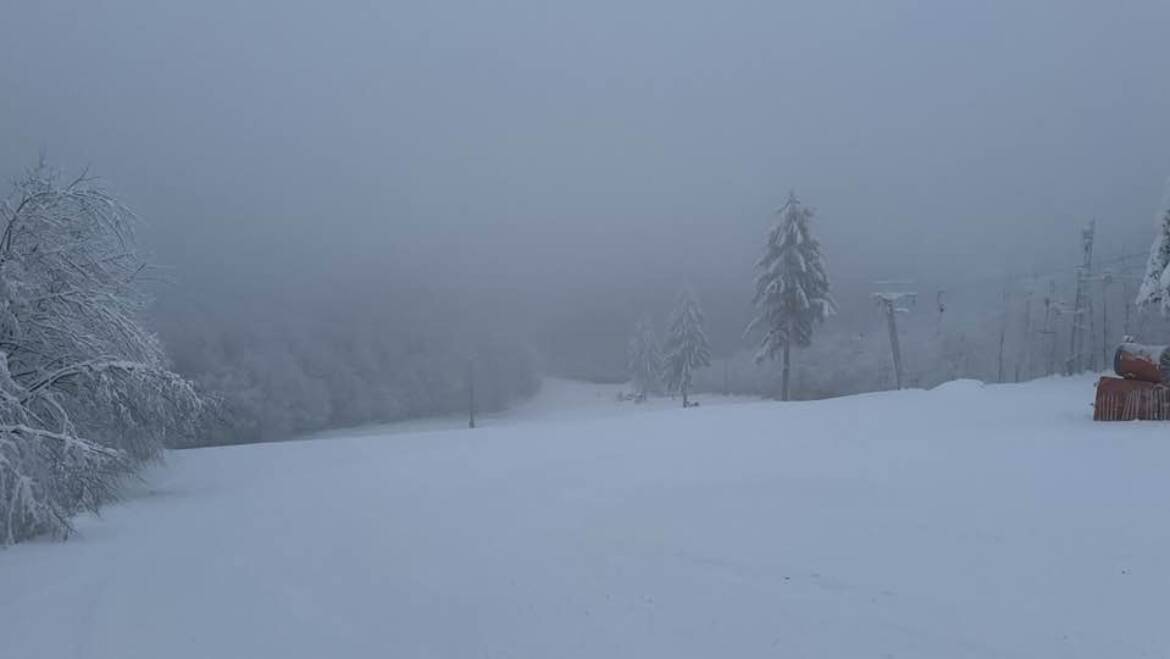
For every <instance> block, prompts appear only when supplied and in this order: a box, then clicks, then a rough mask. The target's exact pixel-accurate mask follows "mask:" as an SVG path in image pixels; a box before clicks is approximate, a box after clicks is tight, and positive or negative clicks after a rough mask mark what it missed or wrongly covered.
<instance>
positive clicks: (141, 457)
mask: <svg viewBox="0 0 1170 659" xmlns="http://www.w3.org/2000/svg"><path fill="white" fill-rule="evenodd" d="M134 224H135V218H134V216H133V214H132V213H130V211H129V210H127V209H126V207H125V206H123V205H122V204H121V203H119V202H118V201H117V200H116V199H114V198H113V197H111V196H110V195H108V194H107V193H105V192H104V191H102V190H101V189H100V188H99V187H98V186H97V185H96V184H95V183H94V181H93V180H92V179H89V178H86V177H84V176H83V177H81V178H78V179H76V180H73V181H72V182H64V181H62V179H61V178H60V175H59V174H57V173H56V172H53V171H51V170H49V169H48V168H47V167H46V166H45V165H44V164H41V165H38V166H37V167H35V168H34V169H33V170H31V171H30V172H29V174H28V176H27V177H26V178H25V179H24V180H23V181H21V182H20V183H18V184H17V185H16V188H15V190H14V193H13V195H12V197H11V198H10V199H8V200H6V201H5V202H3V203H2V204H0V230H2V233H0V544H9V543H12V542H16V541H19V540H22V539H25V538H28V537H30V536H33V535H37V534H41V533H56V534H60V535H64V534H65V533H66V532H67V531H68V530H69V518H70V516H71V515H72V514H74V513H76V512H78V511H81V510H93V509H95V508H96V507H97V506H98V505H99V504H100V503H102V502H103V501H105V500H108V499H109V498H110V497H112V496H113V495H114V494H115V492H116V488H117V485H118V483H119V481H120V479H121V477H122V476H123V475H125V474H127V473H129V472H130V471H131V470H133V468H134V467H135V466H136V465H138V464H140V463H142V462H143V461H146V460H150V459H152V458H156V457H158V456H159V454H160V451H161V449H162V447H163V446H164V445H165V444H167V443H175V442H179V441H182V439H183V438H185V437H188V436H190V434H191V433H193V431H194V430H195V424H196V423H197V420H198V416H199V414H200V412H201V410H202V408H203V401H202V400H201V398H200V397H199V395H198V394H197V393H196V392H195V390H194V389H193V388H192V387H191V385H190V384H189V383H188V382H187V381H186V380H184V379H182V378H180V377H179V376H177V375H175V374H174V373H172V372H171V371H170V370H169V368H168V365H167V360H166V358H165V355H164V353H163V350H162V348H161V346H160V344H159V342H158V341H157V339H156V338H155V336H154V335H153V334H152V333H150V332H149V331H147V330H146V329H145V328H144V326H143V325H142V324H141V321H140V315H141V311H142V308H143V304H144V302H145V299H144V295H143V293H142V290H141V286H140V278H141V276H142V273H143V272H145V270H146V266H145V264H144V262H143V261H142V259H141V257H140V256H139V254H138V252H137V249H136V247H135V243H134Z"/></svg>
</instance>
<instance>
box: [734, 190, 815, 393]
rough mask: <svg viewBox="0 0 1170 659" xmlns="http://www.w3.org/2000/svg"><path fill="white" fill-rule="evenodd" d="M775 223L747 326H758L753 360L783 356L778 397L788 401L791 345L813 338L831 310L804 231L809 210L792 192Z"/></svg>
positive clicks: (805, 343) (810, 215)
mask: <svg viewBox="0 0 1170 659" xmlns="http://www.w3.org/2000/svg"><path fill="white" fill-rule="evenodd" d="M778 215H779V218H780V220H779V222H777V223H776V225H775V226H773V227H772V229H771V230H770V231H769V232H768V245H767V247H766V249H765V251H764V256H763V257H762V258H761V259H760V260H759V261H757V262H756V270H757V271H758V273H759V274H758V275H757V276H756V295H755V297H754V298H753V300H752V303H753V304H754V305H755V307H756V310H757V313H758V315H757V316H756V318H755V320H753V321H752V322H751V324H750V325H749V326H748V331H749V332H752V331H757V330H758V331H760V332H762V333H763V338H762V339H761V340H760V350H759V352H758V353H757V355H756V361H763V360H765V359H775V358H776V357H777V356H780V357H782V359H783V364H784V371H783V383H782V387H781V392H780V395H781V399H782V400H788V399H789V395H790V390H789V382H790V374H791V370H792V346H793V344H795V345H797V346H800V347H805V346H808V345H809V344H810V343H812V335H813V328H814V327H815V325H816V323H818V322H822V321H824V320H825V318H826V317H828V316H829V315H830V314H832V313H833V312H834V311H835V310H836V304H835V303H834V302H833V298H832V296H830V295H829V276H828V274H827V273H826V271H825V262H824V257H823V256H822V255H821V246H820V243H818V242H817V241H816V240H815V239H813V237H812V236H811V234H810V233H809V222H810V220H812V218H813V211H812V209H809V208H805V207H804V206H801V205H800V201H799V200H798V199H797V198H796V194H795V193H793V192H790V193H788V201H787V202H786V203H785V204H784V206H783V207H781V208H780V210H779V212H778Z"/></svg>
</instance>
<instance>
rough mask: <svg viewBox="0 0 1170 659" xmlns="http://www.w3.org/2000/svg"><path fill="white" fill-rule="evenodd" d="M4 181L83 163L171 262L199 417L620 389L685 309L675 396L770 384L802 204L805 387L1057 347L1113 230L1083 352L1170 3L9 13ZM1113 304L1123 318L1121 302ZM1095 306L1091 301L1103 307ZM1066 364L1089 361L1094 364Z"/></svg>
mask: <svg viewBox="0 0 1170 659" xmlns="http://www.w3.org/2000/svg"><path fill="white" fill-rule="evenodd" d="M3 16H4V20H3V21H0V84H3V88H4V96H5V102H4V103H2V104H0V128H2V132H3V135H4V138H5V140H4V143H5V148H4V150H3V151H2V152H0V173H2V174H3V175H4V177H5V178H6V179H8V180H16V179H19V178H20V177H21V176H22V173H23V172H24V171H25V170H26V169H28V168H29V167H30V166H32V165H33V164H35V163H36V162H37V160H38V158H39V157H40V156H41V155H42V154H43V155H44V156H45V157H46V158H47V160H48V162H49V163H50V164H52V165H54V166H56V167H59V168H61V169H62V170H63V171H64V172H65V173H66V174H67V175H68V174H77V173H80V172H82V171H84V170H85V168H87V167H88V168H89V169H88V171H89V172H90V174H92V175H96V176H98V177H100V181H101V184H102V185H103V186H104V189H106V190H108V191H110V193H111V194H113V195H114V196H115V197H116V198H117V199H119V200H120V201H122V202H123V203H125V204H127V205H128V206H129V207H131V208H132V209H133V210H134V211H135V212H136V213H137V214H138V215H139V216H140V217H141V218H143V220H144V221H145V222H144V226H143V228H142V230H141V233H140V236H141V242H142V244H143V245H144V247H145V248H146V250H147V252H148V253H149V260H150V261H151V262H152V263H156V264H158V265H159V266H161V267H160V268H159V269H158V270H157V271H155V272H154V276H153V277H152V278H151V280H150V282H149V291H148V292H149V293H150V294H151V295H152V297H153V299H154V302H153V304H152V305H151V306H150V307H149V308H148V309H147V311H146V318H147V323H148V325H149V326H150V327H151V328H153V329H154V330H155V331H157V332H158V333H159V335H160V337H161V339H162V345H163V347H164V348H165V351H166V353H167V355H169V358H170V359H171V361H172V362H173V365H174V368H175V369H176V370H177V371H178V373H180V374H181V375H183V376H186V377H188V378H190V379H191V380H193V381H194V382H195V384H196V385H197V386H198V387H199V388H200V389H201V390H202V391H204V392H206V393H207V395H208V396H210V397H211V398H214V399H217V400H221V401H222V403H223V404H222V405H220V406H219V407H218V409H217V411H216V413H215V414H214V415H213V416H214V418H213V419H211V420H209V421H207V424H208V426H207V428H208V430H206V431H205V432H204V433H203V440H202V441H205V442H214V443H221V442H229V443H230V442H244V441H253V440H257V439H279V438H285V437H290V436H295V435H298V434H301V433H305V432H309V431H313V430H318V429H322V428H327V427H336V426H346V425H357V424H362V423H369V422H377V421H387V420H394V419H400V418H406V417H412V416H425V415H437V414H446V413H451V412H454V411H458V410H461V409H463V407H465V406H466V398H467V393H466V389H467V382H468V379H469V373H470V372H471V371H474V373H475V376H476V378H477V379H478V380H479V381H480V386H479V387H478V392H479V403H480V404H481V405H482V406H483V409H485V410H491V409H499V408H501V407H503V406H506V405H508V404H510V403H513V402H516V401H519V400H521V399H523V398H524V397H525V396H526V395H528V394H530V393H532V392H533V391H534V390H535V389H536V387H538V386H539V385H538V382H539V376H540V375H541V374H545V375H555V376H563V377H573V378H583V379H591V380H597V381H610V382H619V381H625V380H626V379H628V378H629V377H630V373H629V371H628V369H627V366H628V364H627V357H628V355H627V347H628V342H629V340H630V337H631V335H632V334H633V332H634V327H635V324H636V323H637V322H638V321H639V319H642V318H644V317H648V319H649V320H648V322H649V323H650V325H651V326H652V327H653V328H655V331H657V332H659V333H660V334H662V333H665V332H666V330H667V323H668V316H669V314H670V312H671V310H672V308H673V305H674V302H675V299H676V295H677V294H678V292H679V291H680V290H681V289H684V288H685V289H689V290H692V291H694V294H695V296H696V298H697V300H698V301H699V302H700V303H701V305H702V308H703V312H704V319H705V324H706V333H707V336H708V337H709V340H710V352H711V366H710V367H703V368H699V369H698V370H697V372H696V373H695V379H694V386H695V387H698V388H701V389H704V390H708V391H732V392H738V393H751V394H759V395H767V396H772V395H776V394H777V392H778V389H777V388H778V386H779V378H780V374H779V370H778V368H777V365H776V364H775V363H774V362H771V361H768V362H764V363H762V364H756V363H755V362H754V360H753V356H754V355H755V353H756V350H757V347H758V345H757V344H758V342H759V337H758V336H750V335H749V336H745V332H744V330H745V328H746V326H747V325H748V322H749V321H750V320H751V318H752V317H753V314H754V312H753V308H752V296H753V292H754V277H755V272H754V265H755V263H756V261H757V260H758V259H759V258H760V257H761V256H762V255H763V253H764V248H765V239H766V237H767V234H768V230H769V228H770V227H771V226H773V225H774V224H775V222H776V221H777V211H778V209H779V208H780V207H781V206H782V205H783V204H784V202H785V199H786V198H787V196H788V194H789V192H790V191H796V193H797V194H798V195H799V198H800V200H801V201H802V202H803V203H804V204H805V205H806V206H807V207H809V208H811V209H814V210H815V215H814V216H813V218H812V220H811V231H812V233H813V235H815V237H816V239H817V240H819V241H820V244H821V246H822V248H823V252H824V256H825V259H826V261H825V262H826V267H827V272H828V274H829V277H830V280H831V284H832V295H833V298H834V299H835V300H836V313H835V314H834V315H833V316H831V317H830V318H829V319H828V320H827V321H826V322H825V323H824V324H823V326H820V327H819V328H818V329H817V330H816V332H815V334H814V336H813V339H812V343H811V345H810V346H808V347H806V348H805V347H800V348H797V349H796V350H795V354H794V355H793V384H792V389H793V391H792V396H793V397H797V398H819V397H828V396H835V395H841V394H846V393H854V392H859V391H869V390H875V389H885V388H890V387H893V386H894V385H895V376H894V374H893V369H892V365H891V357H890V343H889V337H888V332H887V329H888V328H887V317H886V316H885V315H884V313H883V311H882V309H881V308H880V306H879V305H878V304H877V303H875V299H874V298H873V294H874V293H877V292H883V291H884V292H888V293H901V292H914V293H917V296H915V297H913V298H910V297H906V298H904V299H903V300H901V301H900V302H899V303H898V306H899V307H900V308H903V309H904V311H900V312H898V314H897V316H898V317H897V321H898V323H899V325H900V332H901V334H902V336H901V343H902V346H901V347H902V350H903V352H904V360H905V367H904V368H905V370H906V374H905V382H904V384H905V385H906V386H930V385H933V384H937V383H939V382H942V381H945V380H948V379H952V378H956V377H974V378H980V379H985V380H1016V379H1026V378H1030V377H1035V376H1039V375H1045V374H1048V373H1050V372H1063V371H1065V370H1067V368H1068V365H1069V364H1068V360H1069V358H1070V354H1069V353H1070V347H1069V338H1068V336H1067V334H1068V332H1069V328H1070V326H1071V320H1070V318H1071V316H1070V314H1069V313H1067V312H1066V311H1065V310H1064V307H1063V306H1061V305H1065V306H1067V305H1071V304H1072V303H1073V301H1072V296H1073V295H1074V287H1075V284H1076V276H1077V266H1078V265H1080V264H1081V261H1082V244H1081V232H1082V229H1083V228H1084V227H1085V226H1086V225H1087V223H1088V222H1089V221H1090V220H1094V219H1095V220H1096V233H1095V246H1094V254H1093V261H1092V263H1093V265H1092V268H1093V273H1095V274H1096V275H1099V274H1101V273H1102V272H1104V271H1105V270H1109V271H1110V272H1111V273H1112V274H1113V275H1114V277H1113V278H1112V279H1110V280H1109V282H1108V283H1102V280H1101V279H1099V278H1098V279H1093V280H1092V283H1091V284H1089V286H1090V287H1091V290H1092V295H1093V296H1094V299H1095V300H1096V302H1095V306H1094V307H1093V311H1092V314H1093V318H1094V324H1093V327H1092V328H1091V330H1089V331H1090V333H1091V336H1090V337H1089V338H1088V339H1086V340H1087V341H1088V342H1089V343H1090V344H1091V345H1093V346H1098V345H1100V346H1102V347H1101V348H1100V349H1096V348H1094V350H1093V351H1091V352H1092V359H1093V360H1094V361H1093V362H1092V363H1086V364H1083V366H1084V367H1086V368H1087V367H1099V366H1101V365H1102V364H1103V362H1104V360H1105V359H1106V358H1107V356H1108V355H1107V354H1106V353H1108V352H1109V347H1108V344H1109V343H1110V342H1115V341H1116V340H1117V339H1120V338H1121V337H1122V336H1123V334H1124V333H1130V334H1137V335H1139V338H1148V339H1149V340H1152V341H1159V340H1163V339H1164V334H1163V333H1162V332H1163V329H1164V326H1163V325H1162V323H1161V321H1160V320H1159V319H1158V318H1157V317H1156V316H1154V315H1152V314H1150V313H1143V312H1139V310H1137V309H1135V308H1134V307H1133V305H1132V302H1133V298H1134V295H1135V292H1136V287H1137V280H1136V278H1135V277H1136V276H1137V275H1140V274H1141V269H1142V267H1143V266H1144V262H1145V255H1146V254H1147V253H1148V250H1149V245H1150V240H1151V238H1152V237H1153V235H1154V220H1155V218H1156V217H1157V215H1158V213H1159V212H1160V211H1161V210H1162V209H1164V208H1165V207H1166V200H1165V198H1164V184H1165V182H1166V176H1167V174H1168V173H1170V137H1168V135H1170V134H1168V133H1167V131H1166V130H1165V122H1166V117H1168V116H1170V79H1167V77H1166V76H1165V75H1164V73H1163V71H1162V70H1161V69H1162V67H1161V63H1163V62H1164V61H1165V52H1164V46H1163V42H1164V38H1165V37H1164V35H1165V28H1166V26H1167V25H1168V24H1170V6H1168V5H1166V3H1164V2H1159V1H1157V0H1148V1H1144V2H1142V1H1139V2H1129V3H1124V4H1123V5H1116V4H1114V3H1088V2H1074V3H1069V2H1058V1H1056V0H1042V1H1034V2H993V3H977V4H971V3H922V2H909V1H899V2H886V3H871V2H861V1H855V2H830V3H825V2H812V1H809V2H784V3H762V2H730V3H696V2H661V1H654V2H640V3H633V4H631V3H627V2H621V3H618V2H594V3H587V4H579V3H578V4H570V3H562V4H555V3H554V4H549V3H539V2H502V3H501V2H495V3H475V2H467V3H459V4H458V5H455V6H452V5H449V4H441V5H440V4H436V3H427V2H395V3H366V2H343V3H322V4H318V5H315V6H300V5H299V4H296V3H294V4H289V3H283V2H252V3H235V2H226V1H223V0H209V1H208V2H201V3H155V2H147V1H144V0H143V1H133V0H122V1H112V2H26V3H17V4H14V5H12V6H8V7H6V8H5V9H4V10H3ZM1127 318H1128V320H1127ZM1098 319H1099V320H1098ZM1088 357H1089V356H1088V355H1087V354H1086V356H1085V359H1088Z"/></svg>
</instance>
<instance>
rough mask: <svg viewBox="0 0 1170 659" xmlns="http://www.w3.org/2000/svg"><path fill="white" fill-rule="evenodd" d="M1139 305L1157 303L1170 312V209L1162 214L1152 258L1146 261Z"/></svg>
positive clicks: (1164, 310)
mask: <svg viewBox="0 0 1170 659" xmlns="http://www.w3.org/2000/svg"><path fill="white" fill-rule="evenodd" d="M1137 305H1138V306H1139V307H1151V306H1154V305H1157V306H1158V308H1160V309H1161V310H1162V312H1163V313H1167V312H1170V209H1167V210H1166V212H1165V214H1163V215H1162V221H1161V222H1160V223H1159V225H1158V233H1157V235H1156V236H1154V244H1153V245H1152V246H1151V247H1150V259H1149V261H1147V262H1146V276H1145V278H1143V279H1142V284H1141V288H1139V289H1138V295H1137Z"/></svg>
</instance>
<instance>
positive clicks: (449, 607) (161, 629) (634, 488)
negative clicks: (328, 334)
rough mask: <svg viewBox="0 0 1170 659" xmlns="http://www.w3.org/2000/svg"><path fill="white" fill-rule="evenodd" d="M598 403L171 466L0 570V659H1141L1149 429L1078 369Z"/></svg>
mask: <svg viewBox="0 0 1170 659" xmlns="http://www.w3.org/2000/svg"><path fill="white" fill-rule="evenodd" d="M613 393H614V390H613V389H612V388H600V389H595V388H592V387H588V386H584V385H579V386H573V385H570V384H566V383H553V384H552V386H550V387H549V388H548V392H547V393H546V394H545V398H544V400H545V401H546V402H545V403H543V404H533V405H531V406H528V407H527V408H525V409H522V410H520V411H519V412H518V413H517V414H515V415H513V416H510V417H507V418H497V419H489V420H485V421H487V422H488V424H487V427H484V428H481V429H477V430H475V431H470V432H469V431H467V430H439V429H435V428H431V429H430V431H429V432H409V433H399V434H377V433H366V434H364V435H362V434H360V433H359V435H360V436H355V437H350V438H344V437H334V438H330V439H327V440H319V441H301V442H287V443H280V444H266V445H256V446H244V447H234V448H216V449H205V450H195V451H186V452H181V453H175V454H172V455H171V456H170V458H169V464H168V465H167V466H166V467H165V468H162V469H159V470H157V471H155V472H154V473H152V474H150V475H149V482H148V485H147V486H146V487H144V488H143V491H142V492H140V493H138V494H136V495H134V496H133V498H131V499H129V500H127V501H126V502H124V503H121V504H119V505H116V506H112V507H110V508H108V509H107V511H106V512H105V514H104V515H103V517H102V518H101V519H90V518H87V519H82V520H80V522H79V530H80V535H79V536H78V537H76V538H74V539H73V540H71V541H69V542H67V543H48V542H40V543H31V544H26V545H21V546H17V547H15V548H12V549H10V550H8V551H3V552H0V656H2V657H5V658H6V659H8V658H10V659H35V658H39V657H52V658H66V657H89V658H92V659H189V658H190V659H195V658H198V659H205V658H209V657H215V658H218V659H224V658H237V657H238V658H242V659H259V658H266V657H272V658H276V659H299V658H312V659H320V658H322V657H338V658H345V657H361V658H366V657H369V658H374V657H377V658H383V657H450V658H465V657H518V658H538V657H539V658H544V657H557V658H560V657H605V658H610V657H638V658H647V657H663V658H670V659H677V658H679V657H901V658H906V657H929V658H931V659H937V658H940V657H948V658H957V657H1021V658H1025V657H1026V658H1029V659H1034V658H1036V657H1059V658H1062V659H1067V658H1070V657H1092V658H1094V659H1099V658H1101V657H1111V658H1121V657H1165V656H1167V653H1168V652H1170V624H1167V613H1168V612H1170V425H1167V424H1158V423H1146V424H1143V423H1130V424H1094V423H1093V422H1092V421H1090V412H1091V410H1090V407H1089V402H1090V400H1091V398H1092V382H1091V380H1089V379H1086V378H1073V379H1056V380H1047V381H1041V382H1037V383H1032V384H1026V385H1003V386H989V387H984V386H981V385H978V384H975V383H970V382H957V383H951V384H950V385H945V386H944V387H942V388H940V389H938V390H934V391H926V392H924V391H908V392H900V393H884V394H873V395H866V396H858V397H852V398H843V399H838V400H830V401H823V402H815V403H790V404H781V403H770V402H759V403H747V404H736V405H715V404H713V403H714V402H716V399H712V398H707V399H705V400H704V405H703V406H702V407H700V408H697V409H689V410H681V409H674V408H668V407H666V406H665V405H667V404H668V403H669V401H667V402H666V403H662V404H657V403H656V404H654V405H651V406H649V407H635V406H633V405H630V404H619V403H617V402H615V401H614V400H613V396H612V394H613ZM549 400H552V401H554V402H555V404H551V403H548V402H547V401H549ZM558 410H559V411H558Z"/></svg>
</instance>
